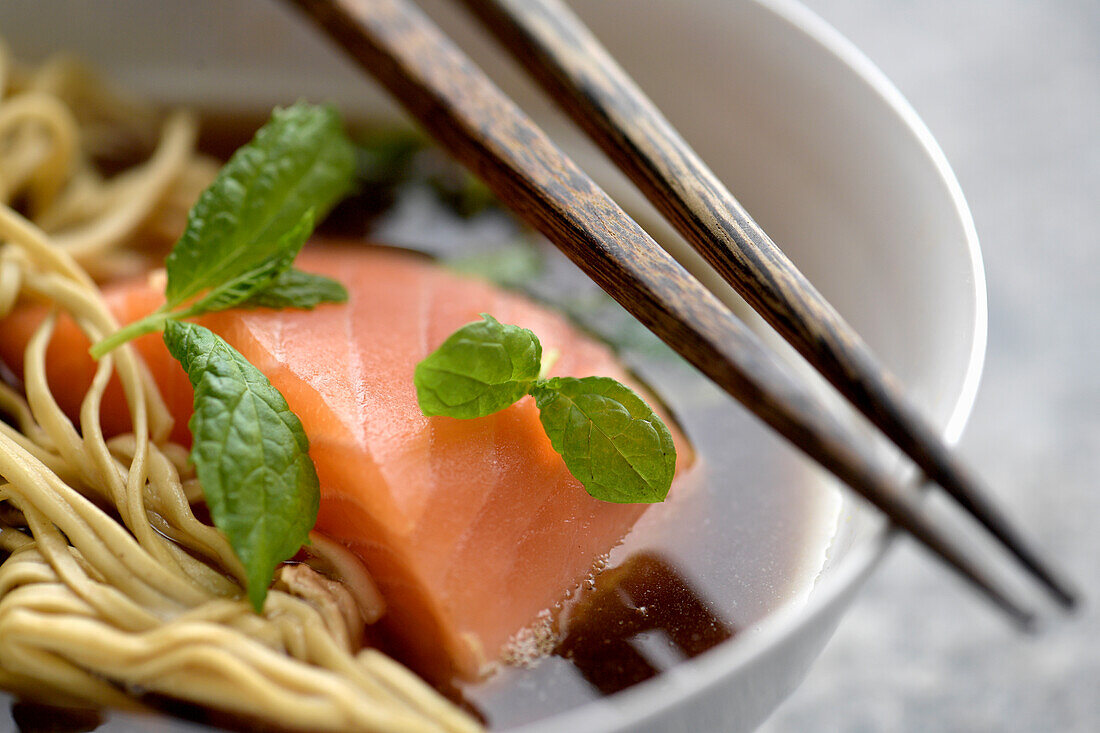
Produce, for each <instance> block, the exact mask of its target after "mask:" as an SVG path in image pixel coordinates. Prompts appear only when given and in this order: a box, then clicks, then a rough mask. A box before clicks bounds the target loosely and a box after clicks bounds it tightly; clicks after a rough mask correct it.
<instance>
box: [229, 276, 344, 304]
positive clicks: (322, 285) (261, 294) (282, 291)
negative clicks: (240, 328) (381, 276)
mask: <svg viewBox="0 0 1100 733" xmlns="http://www.w3.org/2000/svg"><path fill="white" fill-rule="evenodd" d="M347 300H348V291H347V290H346V289H344V286H343V285H341V284H340V283H338V282H337V281H335V280H333V279H332V278H330V277H325V276H324V275H315V274H313V273H312V272H302V271H301V270H295V269H293V268H291V269H289V270H284V271H283V272H281V273H279V274H278V275H276V276H275V279H274V280H272V281H271V282H270V283H268V284H267V286H265V287H264V288H263V289H262V290H259V291H257V292H255V293H253V294H252V295H251V296H250V297H249V298H248V300H246V301H244V302H243V303H241V304H240V305H242V306H244V307H246V308H275V309H282V308H300V309H302V310H313V309H314V308H316V307H317V306H319V305H320V304H321V303H346V302H347Z"/></svg>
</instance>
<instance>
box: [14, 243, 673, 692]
mask: <svg viewBox="0 0 1100 733" xmlns="http://www.w3.org/2000/svg"><path fill="white" fill-rule="evenodd" d="M298 266H299V267H301V268H302V269H305V270H309V271H312V272H317V273H322V274H326V275H329V276H332V277H335V278H337V279H339V280H340V281H341V282H343V283H344V284H345V286H346V287H347V288H348V291H349V293H350V296H351V297H350V301H349V302H348V303H347V304H346V305H340V306H337V305H326V306H321V307H319V308H317V309H316V310H314V311H312V312H304V311H278V312H275V311H269V310H254V311H232V312H225V313H218V314H213V315H210V316H207V317H204V318H203V319H201V322H202V323H203V324H204V325H206V326H207V327H208V328H210V329H212V330H213V331H214V332H216V333H218V334H219V335H221V336H222V337H223V338H225V339H226V340H227V341H228V342H229V343H230V344H232V345H233V346H234V347H236V348H237V349H238V350H239V351H241V353H242V354H244V355H245V357H247V358H248V359H249V360H250V361H251V362H252V363H253V364H255V365H256V366H257V367H258V368H259V369H260V370H261V371H263V372H264V373H265V374H266V375H267V376H268V378H269V379H270V380H271V381H272V383H273V384H274V385H275V386H276V387H277V388H278V389H279V390H280V391H281V392H282V393H283V395H284V396H285V397H286V399H287V402H288V403H289V405H290V407H291V409H292V410H294V412H295V413H296V414H297V415H298V416H299V417H300V418H301V420H302V424H303V425H304V427H305V430H306V433H307V434H308V435H309V440H310V446H311V447H310V454H311V456H312V458H313V460H314V462H315V464H316V466H317V473H318V476H319V477H320V481H321V492H322V495H321V509H320V516H319V519H318V522H317V528H318V529H319V530H320V531H321V532H323V533H325V534H326V535H328V536H329V537H332V538H334V539H336V540H338V541H339V542H341V543H343V544H345V545H346V546H347V547H349V548H350V549H351V550H353V551H354V552H355V553H356V554H357V555H358V556H359V557H360V558H361V559H362V560H363V562H364V563H365V565H366V566H367V568H368V570H369V571H370V573H371V574H372V575H373V576H374V578H375V580H376V581H377V583H378V585H379V587H380V588H381V590H382V593H383V595H384V596H385V597H386V602H387V606H388V609H389V610H388V612H387V615H386V617H385V618H384V619H383V624H384V629H383V630H384V632H385V635H386V637H387V639H388V640H390V641H392V651H393V652H394V653H395V654H396V655H397V656H398V657H399V658H401V659H402V660H403V661H405V662H406V663H407V664H409V665H410V666H412V667H413V668H414V669H416V670H417V671H419V672H420V673H421V674H424V675H425V676H426V677H428V678H429V679H432V680H434V681H437V682H438V681H443V680H446V679H449V678H451V677H452V676H455V675H457V676H459V677H463V678H470V677H473V676H476V675H477V674H479V673H480V672H482V671H483V670H484V667H485V665H486V664H487V663H490V662H492V661H493V660H496V659H497V658H498V657H499V656H500V654H501V652H502V650H503V648H504V647H505V645H506V643H507V642H508V639H509V637H511V636H512V635H513V634H515V633H516V632H517V631H519V630H520V629H522V628H523V627H525V626H527V625H529V624H530V623H531V622H532V621H534V620H535V619H536V617H537V615H538V614H539V613H540V611H542V610H544V609H548V608H551V607H553V606H554V605H555V604H556V603H558V602H559V601H560V600H562V598H563V596H564V594H565V592H566V591H568V590H570V589H572V588H574V587H576V586H577V585H578V583H579V582H580V581H581V580H582V579H583V578H584V577H585V576H586V575H587V574H588V573H589V572H590V571H591V570H592V568H593V564H594V562H595V561H596V560H597V559H598V558H599V557H600V556H602V555H603V554H605V553H607V552H608V551H609V550H610V549H611V548H612V547H613V546H615V545H616V544H618V543H619V542H620V541H621V539H622V537H623V536H624V535H625V534H626V532H627V531H628V530H629V529H630V527H631V526H632V525H633V524H634V522H635V521H636V520H637V519H638V518H639V517H640V516H641V514H642V512H644V511H645V509H646V506H645V505H637V504H635V505H623V504H609V503H604V502H600V501H597V500H595V499H593V498H591V497H590V496H588V494H587V493H585V491H584V489H583V488H582V487H581V485H580V483H579V482H578V481H577V480H576V479H574V478H573V477H572V476H571V475H570V474H569V472H568V471H567V469H566V468H565V465H564V463H563V461H562V460H561V458H560V456H558V455H557V454H556V453H555V452H554V451H553V449H552V448H551V446H550V441H549V439H548V438H547V437H546V435H545V433H544V432H543V430H542V427H541V425H540V424H539V420H538V411H537V410H536V408H535V404H534V400H533V399H532V398H530V397H527V398H524V399H523V400H521V401H520V402H518V403H517V404H515V405H513V406H512V407H510V408H508V409H506V410H503V411H502V412H500V413H497V414H495V415H491V416H489V417H485V418H481V419H477V420H455V419H451V418H445V417H433V418H428V417H425V416H424V415H422V414H421V412H420V409H419V407H418V405H417V402H416V393H415V389H414V387H413V379H412V377H413V369H414V367H415V366H416V364H417V362H418V361H420V360H421V359H423V358H424V357H425V356H426V355H427V354H428V353H429V352H430V351H431V350H432V349H434V348H435V347H437V346H438V345H439V344H440V343H442V341H443V340H444V339H445V338H446V337H447V336H448V335H450V334H451V333H452V332H453V331H454V330H455V329H456V328H458V327H460V326H462V325H463V324H465V323H468V322H470V321H474V320H478V319H479V317H480V316H479V314H480V313H490V314H492V315H493V316H495V317H496V318H497V319H499V320H500V321H501V322H503V323H516V324H519V325H521V326H523V327H526V328H529V329H531V330H532V331H534V332H535V334H537V335H538V337H539V339H540V340H541V341H542V344H543V349H544V353H545V352H549V351H550V350H557V351H558V352H559V353H560V357H559V358H558V360H557V362H556V363H555V365H554V368H553V370H552V373H553V374H554V375H561V376H568V375H572V376H587V375H604V376H610V377H615V378H616V379H619V380H620V381H623V382H626V383H628V384H630V383H632V381H633V380H631V378H630V377H629V376H628V375H627V374H626V373H625V371H624V369H623V367H622V366H621V365H620V364H619V363H618V361H617V360H616V359H615V357H614V356H613V355H612V353H611V351H610V350H609V349H608V348H607V347H606V346H604V345H602V344H599V343H597V342H595V341H593V340H591V339H590V338H588V337H586V336H585V335H583V334H581V333H580V332H578V331H577V330H576V329H575V328H574V327H573V326H571V325H570V324H569V323H568V322H567V321H566V320H565V319H564V318H563V317H562V316H560V315H558V314H556V313H553V312H551V311H549V310H547V309H545V308H543V307H541V306H538V305H536V304H534V303H532V302H530V301H529V300H527V299H525V298H522V297H520V296H517V295H514V294H510V293H506V292H503V291H501V290H498V289H496V288H494V287H492V286H490V285H488V284H486V283H483V282H480V281H477V280H472V279H466V278H462V277H459V276H456V275H454V274H452V273H449V272H447V271H445V270H443V269H440V268H439V267H437V266H434V265H432V264H431V263H430V262H428V261H426V260H424V259H422V258H419V257H415V256H411V255H408V254H401V253H398V252H394V251H390V250H383V249H373V248H367V247H363V246H359V245H344V246H337V245H327V246H311V247H309V248H307V250H306V251H305V252H304V253H303V254H302V256H301V257H300V258H299V260H298ZM162 282H163V281H162V280H161V281H160V282H159V283H158V282H155V278H148V279H142V280H138V281H132V282H129V283H125V284H122V285H119V286H112V287H110V288H108V289H107V292H106V296H107V298H108V301H109V303H110V305H111V308H112V309H113V310H114V312H115V313H116V314H117V316H118V318H119V319H120V320H121V321H124V322H129V321H133V320H136V319H138V318H140V317H142V316H143V315H145V314H147V313H149V312H151V311H152V310H154V309H155V308H156V307H158V306H159V305H160V303H161V302H162V293H163V287H162V285H161V283H162ZM42 317H43V311H42V310H41V309H37V310H36V309H32V308H27V309H24V310H23V311H22V312H20V313H17V314H15V315H13V316H11V317H9V318H8V319H7V320H6V321H3V322H0V358H3V359H4V360H5V361H6V362H7V363H8V364H9V365H10V366H11V367H12V368H13V369H15V370H16V371H18V368H19V367H20V366H21V359H22V349H23V345H24V344H25V343H26V340H27V338H28V337H29V335H30V333H31V332H32V331H33V329H34V328H35V326H36V325H37V324H38V323H40V322H41V319H42ZM137 346H138V349H139V351H140V353H141V354H142V356H143V357H144V359H145V361H146V363H147V364H148V366H149V368H150V370H151V371H152V373H153V375H154V377H155V379H156V381H157V384H158V386H159V387H160V389H161V391H162V393H163V394H164V396H165V398H166V400H167V402H168V404H169V407H170V409H171V411H172V414H173V415H174V416H175V418H176V425H175V428H174V434H173V435H174V437H175V439H177V440H179V441H180V442H183V443H184V444H189V442H190V436H189V435H188V434H187V428H186V422H187V419H188V417H189V416H190V414H191V400H192V392H191V386H190V384H189V382H188V380H187V376H186V375H185V373H184V371H183V369H182V368H181V367H180V366H179V365H178V364H177V363H176V362H175V361H174V360H173V359H172V358H171V356H170V355H169V354H168V352H167V350H166V349H165V347H164V345H163V342H162V341H161V340H160V337H159V335H153V336H148V337H143V338H142V339H140V340H139V341H138V342H137ZM86 348H87V344H86V342H85V341H84V339H83V337H82V336H81V334H80V333H79V331H78V330H77V329H76V326H75V325H74V324H73V323H72V322H71V321H67V320H66V319H62V320H61V322H59V324H58V327H57V330H56V333H55V335H54V338H53V341H52V342H51V344H50V347H49V352H48V359H49V374H48V378H49V381H50V385H51V388H52V389H53V390H54V394H55V395H56V396H57V398H58V401H59V404H61V406H62V407H63V408H64V409H65V410H66V411H67V412H68V413H69V414H71V415H75V414H76V413H77V411H78V409H79V403H80V400H81V398H82V397H83V394H84V392H85V391H86V389H87V387H88V385H89V384H90V381H91V376H92V374H93V370H94V364H93V362H92V361H91V359H90V357H88V356H87V352H86ZM633 386H634V387H635V388H637V385H636V384H633ZM111 389H112V392H111V394H109V395H108V398H107V399H106V400H105V403H104V410H105V414H104V415H103V420H102V422H103V425H104V429H105V431H107V432H108V433H109V434H110V433H119V432H123V431H126V430H128V429H129V417H128V414H127V412H126V410H125V409H124V406H123V405H124V403H123V402H122V393H121V389H120V388H119V386H118V385H117V384H116V385H113V386H112V388H111ZM665 420H666V422H667V423H668V424H669V425H670V427H671V428H672V431H673V435H674V438H675V440H676V445H677V448H678V452H679V455H680V460H679V462H678V468H681V469H682V468H684V467H685V466H686V465H687V463H688V462H690V449H689V448H688V446H687V445H686V442H685V440H684V439H683V437H682V436H681V435H680V434H679V432H678V431H677V430H676V429H675V427H674V426H672V422H671V421H670V420H669V419H668V417H667V416H665Z"/></svg>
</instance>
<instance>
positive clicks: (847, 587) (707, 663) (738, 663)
mask: <svg viewBox="0 0 1100 733" xmlns="http://www.w3.org/2000/svg"><path fill="white" fill-rule="evenodd" d="M751 2H753V3H754V4H756V5H757V6H759V7H760V8H761V9H763V10H765V11H768V12H771V13H772V14H773V15H774V16H775V17H776V18H777V19H778V20H780V21H782V22H785V23H786V24H787V25H789V26H790V27H791V28H792V29H793V30H795V31H797V32H800V33H801V34H802V35H803V36H804V37H805V39H806V41H807V42H808V43H815V44H817V45H818V46H820V47H821V48H822V49H824V50H825V51H827V52H829V53H831V54H832V55H834V56H835V57H836V58H838V59H839V60H840V61H841V62H843V63H844V64H845V65H846V66H847V67H848V68H849V69H850V70H851V71H852V72H853V73H854V74H855V76H856V78H858V79H859V80H861V81H862V82H863V83H864V84H866V85H867V86H868V87H869V88H870V90H871V92H872V93H873V94H875V95H877V96H878V97H879V98H880V99H881V101H882V102H883V103H885V105H886V107H887V109H889V110H890V111H891V112H892V113H893V114H894V115H895V117H896V118H897V120H898V122H899V123H900V124H901V125H902V126H903V127H904V128H907V129H908V131H909V133H910V134H911V135H913V137H914V138H915V140H916V142H917V144H918V146H919V148H920V149H921V150H922V151H923V153H924V155H925V156H926V157H927V158H928V161H929V162H930V163H931V164H932V166H933V168H934V170H935V171H936V173H937V174H938V175H939V178H940V181H941V182H942V184H943V186H944V187H945V189H946V191H947V193H948V195H949V196H950V199H951V202H952V204H953V206H954V214H955V216H956V218H957V220H958V223H959V225H960V226H961V228H962V231H963V235H964V238H965V246H966V249H967V253H968V255H969V258H970V268H971V276H972V277H971V286H972V288H973V296H974V310H973V318H972V323H971V328H972V333H973V342H972V344H971V348H970V353H969V355H968V357H967V365H966V369H965V373H964V375H963V380H962V383H961V385H960V387H959V393H958V395H957V397H956V399H955V403H954V406H953V408H952V409H951V412H950V414H949V415H948V417H947V419H946V420H945V421H944V423H943V426H942V428H941V429H940V433H941V436H942V437H943V439H944V441H945V442H946V443H947V444H948V445H951V446H954V445H955V444H956V443H958V441H959V438H960V437H961V436H962V433H963V430H964V428H965V427H966V423H967V420H968V419H969V417H970V414H971V411H972V410H973V407H974V402H975V399H976V397H977V392H978V387H979V384H980V382H981V376H982V370H983V368H984V366H985V352H986V345H987V338H988V303H987V293H986V279H985V269H984V265H983V262H982V253H981V248H980V245H979V243H978V235H977V231H976V228H975V226H974V220H973V216H972V215H971V213H970V208H969V206H968V205H967V203H966V199H965V197H964V195H963V192H962V187H961V186H960V185H959V182H958V179H957V178H956V177H955V173H954V171H952V169H951V166H950V164H949V163H948V161H947V157H946V156H945V155H944V153H943V150H942V149H941V148H940V146H939V143H937V142H936V140H935V138H934V137H933V136H932V133H931V131H930V130H929V129H928V127H927V125H926V124H925V123H924V121H923V120H921V118H920V117H919V116H918V114H917V112H916V110H914V109H913V107H912V105H911V104H910V103H909V101H908V100H907V99H906V98H905V97H904V96H903V95H902V93H901V92H900V91H899V90H898V89H897V87H896V86H894V84H893V82H891V81H890V80H889V78H887V76H886V75H885V73H883V71H882V70H881V69H879V68H878V66H876V65H875V63H874V62H873V61H871V60H870V58H868V57H867V55H866V54H864V53H863V52H862V51H861V50H859V48H857V47H856V45H855V44H854V43H853V42H852V41H850V40H849V39H848V38H847V37H846V36H844V35H843V34H842V33H841V32H840V31H838V30H837V29H836V28H834V27H833V26H832V25H831V24H829V23H828V22H827V21H826V20H824V19H823V18H822V17H821V16H820V15H818V14H817V13H816V12H814V11H813V10H810V9H809V8H808V7H806V6H805V5H803V4H801V3H800V2H798V0H751ZM897 534H898V533H897V531H896V530H895V529H893V528H892V526H891V525H890V524H889V523H887V522H885V521H883V522H881V523H880V526H878V527H877V528H876V529H875V530H874V531H873V533H872V536H871V537H869V538H868V539H867V540H866V541H864V542H862V543H860V544H858V545H857V546H856V547H854V548H853V549H852V550H851V551H850V552H849V554H848V555H847V556H845V558H844V559H843V560H841V561H840V563H839V564H838V566H837V568H836V570H834V571H832V572H831V573H830V575H829V576H828V577H825V578H821V579H820V582H819V583H817V584H815V587H814V590H813V592H812V593H810V595H809V597H808V598H807V600H806V602H805V603H804V604H802V605H793V604H788V605H786V606H784V607H782V608H780V609H778V610H776V611H775V612H773V613H771V614H769V615H768V616H766V617H765V618H764V619H762V620H761V621H760V622H759V624H757V625H755V626H754V627H753V628H752V629H751V630H749V631H748V632H747V633H745V634H743V635H741V636H739V637H737V639H736V640H733V641H731V642H728V643H726V644H722V645H720V646H718V647H716V648H715V649H713V650H710V651H707V652H706V653H704V654H701V655H699V656H698V657H695V658H693V659H690V660H686V661H684V662H682V663H680V664H678V665H676V666H675V667H673V668H672V669H670V670H668V671H666V672H664V673H662V674H661V675H659V676H658V677H656V678H654V679H653V680H648V681H646V682H642V683H640V684H637V685H634V686H633V687H630V688H628V689H626V690H623V691H622V692H619V693H616V694H615V695H613V696H612V697H613V698H615V701H616V704H615V713H614V715H613V716H612V717H611V718H608V717H607V716H599V715H596V716H595V717H596V718H597V719H599V718H602V720H603V721H604V722H606V723H611V724H612V727H613V729H616V730H630V729H632V726H634V725H638V724H639V723H641V722H642V721H643V720H644V719H645V718H647V717H649V716H651V715H653V714H655V713H657V712H659V711H661V710H664V709H666V708H669V707H672V706H673V705H675V704H677V703H680V702H683V701H685V700H686V699H688V698H690V697H692V696H694V695H697V694H699V693H701V692H702V691H703V690H705V689H708V688H710V687H711V686H713V685H716V684H719V683H720V682H721V680H722V679H723V678H724V677H726V676H727V675H730V674H732V673H734V672H735V671H736V670H738V669H740V668H742V667H744V666H746V665H748V664H749V663H751V662H752V661H754V660H756V659H758V658H760V657H761V656H763V655H764V654H766V653H767V651H768V650H769V649H771V648H773V647H776V646H778V645H779V644H780V643H782V642H783V641H784V640H785V639H788V638H790V637H794V636H796V635H797V634H798V633H799V632H801V631H803V630H804V629H806V628H807V627H809V626H810V625H811V624H813V623H814V622H816V621H818V620H819V619H821V618H822V617H824V616H825V615H826V614H827V613H828V612H829V611H830V610H831V608H832V607H833V606H834V604H836V603H838V602H841V601H842V600H843V598H844V597H845V596H846V595H848V594H849V593H851V592H852V591H854V590H855V589H856V588H857V587H858V586H859V585H860V584H862V583H863V582H864V581H865V580H866V579H867V577H868V576H869V575H870V574H871V573H872V572H873V571H874V569H875V568H876V567H877V566H878V565H879V563H880V562H882V560H883V558H884V557H885V556H886V553H887V552H888V551H889V550H890V548H891V547H893V545H894V540H895V539H896V537H897ZM830 635H831V632H830ZM685 668H687V669H690V674H689V675H684V674H683V672H684V671H685ZM670 676H679V677H687V676H690V678H692V680H694V681H696V683H697V684H695V685H692V686H688V685H662V684H660V683H661V681H662V679H663V678H667V677H670ZM698 680H703V681H702V683H698ZM607 700H608V698H600V699H597V700H594V701H592V702H589V703H585V704H582V705H579V706H577V707H575V708H572V709H570V710H568V711H566V712H563V713H560V714H558V715H553V716H550V717H548V718H544V719H541V720H538V721H534V722H532V723H528V724H523V725H519V726H516V727H513V728H510V729H509V730H511V731H514V732H515V733H536V731H541V730H542V729H543V728H544V727H546V726H553V727H554V729H555V730H558V729H565V728H567V727H568V728H569V729H571V730H588V729H589V726H587V725H585V724H584V722H585V718H586V717H588V716H591V715H592V713H593V712H594V711H595V708H597V707H605V706H606V705H607Z"/></svg>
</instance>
